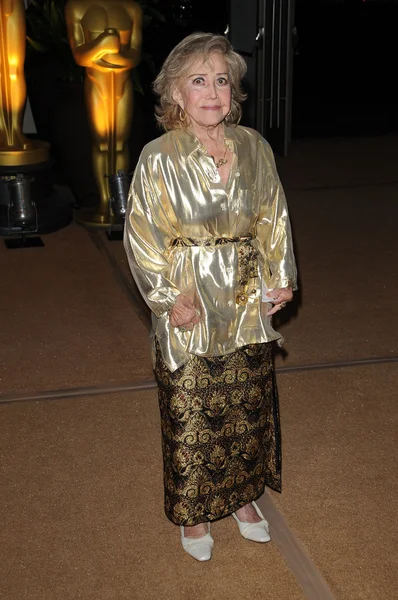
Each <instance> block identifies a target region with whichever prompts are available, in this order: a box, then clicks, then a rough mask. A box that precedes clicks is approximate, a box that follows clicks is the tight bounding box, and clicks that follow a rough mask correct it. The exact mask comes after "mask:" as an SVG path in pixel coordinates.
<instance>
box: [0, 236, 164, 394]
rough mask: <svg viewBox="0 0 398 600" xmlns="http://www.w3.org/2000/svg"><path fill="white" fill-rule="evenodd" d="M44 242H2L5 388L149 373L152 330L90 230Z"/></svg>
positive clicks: (95, 381) (52, 385)
mask: <svg viewBox="0 0 398 600" xmlns="http://www.w3.org/2000/svg"><path fill="white" fill-rule="evenodd" d="M43 241H44V242H45V247H44V248H32V249H23V250H6V248H5V246H4V245H3V244H2V243H0V262H1V264H2V265H3V274H2V277H1V280H0V297H1V312H2V318H1V321H2V323H1V327H2V330H1V339H2V345H1V348H0V365H1V370H0V378H1V381H0V387H1V392H2V393H6V392H20V391H21V392H25V391H32V390H46V389H53V388H64V387H74V386H77V387H79V386H90V385H100V384H107V383H111V382H121V381H130V380H132V379H142V378H147V377H150V376H151V374H152V369H151V363H150V353H149V345H148V335H147V331H146V329H145V327H144V326H143V325H142V323H141V321H140V320H139V319H138V318H137V315H136V313H135V311H134V310H133V308H132V305H131V303H130V301H129V299H128V297H127V296H126V294H125V293H124V292H123V291H122V289H121V288H120V287H119V286H118V284H117V281H116V279H115V277H114V275H113V273H112V270H111V268H110V266H109V264H108V262H107V261H106V260H105V259H104V257H103V255H102V254H101V253H100V251H99V250H98V249H97V248H96V247H95V245H94V244H93V242H92V241H91V239H90V238H89V236H88V234H87V232H86V230H85V229H83V227H80V226H78V225H71V226H69V227H67V228H65V229H62V230H60V231H58V232H56V233H52V234H50V235H46V236H43Z"/></svg>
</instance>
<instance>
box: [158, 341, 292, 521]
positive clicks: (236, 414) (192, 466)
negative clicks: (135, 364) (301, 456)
mask: <svg viewBox="0 0 398 600" xmlns="http://www.w3.org/2000/svg"><path fill="white" fill-rule="evenodd" d="M155 376H156V380H157V383H158V390H159V405H160V415H161V424H162V447H163V461H164V489H165V512H166V516H167V517H168V518H169V519H170V520H171V521H173V523H176V524H177V525H187V526H192V525H197V524H198V523H202V522H204V521H215V520H216V519H220V518H221V517H225V516H227V515H229V514H231V513H232V512H235V511H236V510H237V509H239V508H240V507H241V506H244V505H245V504H248V503H249V502H252V501H253V500H256V499H257V498H258V497H259V496H261V494H262V493H263V492H264V488H265V486H266V485H267V486H269V487H271V488H272V489H274V490H277V491H280V487H281V445H280V427H279V409H278V397H277V391H276V385H275V378H274V370H273V364H272V349H271V344H270V343H265V344H253V345H250V346H244V347H243V348H239V349H238V350H236V351H235V352H233V353H232V354H227V355H225V356H217V357H211V358H203V357H199V356H195V355H193V356H192V358H191V359H190V360H189V361H188V362H187V363H186V364H185V365H183V366H182V367H180V368H179V369H177V370H176V371H174V372H173V373H171V372H170V370H169V369H168V368H167V366H166V365H165V363H164V361H163V359H162V355H161V352H160V349H159V346H158V344H156V366H155Z"/></svg>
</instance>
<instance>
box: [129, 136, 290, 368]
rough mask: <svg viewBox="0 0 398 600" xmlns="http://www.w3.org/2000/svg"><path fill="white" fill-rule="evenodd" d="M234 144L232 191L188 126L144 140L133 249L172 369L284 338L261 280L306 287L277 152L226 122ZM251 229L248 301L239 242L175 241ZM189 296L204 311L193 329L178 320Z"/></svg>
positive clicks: (134, 192) (135, 183) (132, 218)
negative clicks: (174, 312) (174, 320)
mask: <svg viewBox="0 0 398 600" xmlns="http://www.w3.org/2000/svg"><path fill="white" fill-rule="evenodd" d="M225 143H226V144H227V145H228V147H229V148H230V149H231V151H232V152H233V158H232V161H231V170H230V174H229V179H228V182H227V185H226V187H225V188H224V186H223V184H222V182H221V178H220V175H219V173H218V171H217V169H216V167H215V165H214V162H213V159H212V157H211V156H209V155H208V154H207V152H206V150H205V148H204V147H203V146H202V144H201V143H200V141H199V140H198V139H197V138H196V136H195V135H193V134H192V133H190V132H188V131H186V130H182V129H178V130H173V131H170V132H168V133H166V134H164V135H162V136H161V137H160V138H158V139H156V140H154V141H152V142H150V143H149V144H147V145H146V146H145V148H144V149H143V151H142V153H141V156H140V159H139V161H138V164H137V167H136V169H135V172H134V176H133V180H132V183H131V187H130V192H129V198H128V206H127V213H126V225H125V234H124V245H125V249H126V253H127V257H128V261H129V265H130V269H131V272H132V274H133V277H134V280H135V282H136V284H137V286H138V288H139V290H140V292H141V294H142V295H143V297H144V299H145V301H146V302H147V304H148V306H149V307H150V309H151V310H152V313H153V317H152V322H153V330H154V334H155V336H156V338H157V339H158V341H159V344H160V348H161V351H162V355H163V358H164V361H165V363H166V365H167V366H168V368H169V369H170V371H175V370H176V369H177V368H178V367H180V366H181V365H183V364H185V363H186V362H187V361H188V359H189V357H190V355H192V354H196V355H199V356H220V355H223V354H227V353H230V352H233V351H234V350H236V349H237V348H240V347H242V346H246V345H248V344H256V343H262V342H270V341H272V340H278V341H279V342H281V335H280V334H279V333H277V332H276V331H275V330H274V329H273V327H272V325H271V320H270V318H269V317H268V316H267V304H266V303H265V302H262V300H261V288H262V281H264V283H265V284H266V286H267V288H269V289H272V288H275V287H287V286H292V287H293V289H297V283H296V281H297V273H296V265H295V259H294V253H293V245H292V236H291V229H290V222H289V216H288V209H287V204H286V198H285V194H284V192H283V189H282V185H281V183H280V180H279V177H278V174H277V171H276V167H275V161H274V157H273V153H272V150H271V148H270V146H269V144H268V142H266V140H264V139H263V138H262V137H261V136H260V134H258V133H257V132H256V131H254V130H253V129H249V128H246V127H241V126H238V127H229V128H225ZM248 233H252V234H253V235H254V239H253V240H252V241H251V242H250V243H251V244H252V246H253V247H254V249H255V250H256V251H257V271H258V276H257V277H256V278H255V279H253V280H251V283H250V294H249V298H248V302H247V304H245V305H243V306H242V305H238V304H237V302H236V296H237V292H238V291H239V289H240V286H239V283H238V280H239V263H238V251H239V243H238V242H231V243H225V244H219V245H211V244H210V245H197V246H193V245H190V246H180V245H178V244H177V245H174V246H173V241H174V240H176V239H177V238H195V239H196V238H199V239H200V238H202V239H206V240H212V239H216V238H221V237H227V238H238V237H240V236H245V235H247V234H248ZM180 293H183V294H185V295H186V296H188V297H189V298H191V299H192V301H193V302H194V304H195V306H196V307H197V308H198V309H199V310H200V313H201V320H200V322H199V323H198V324H196V325H195V326H194V328H193V330H192V331H186V332H184V331H180V330H179V329H178V328H174V327H171V325H170V322H169V316H168V311H169V310H170V309H171V308H172V306H173V304H174V302H175V299H176V297H177V296H178V295H179V294H180Z"/></svg>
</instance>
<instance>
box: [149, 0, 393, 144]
mask: <svg viewBox="0 0 398 600" xmlns="http://www.w3.org/2000/svg"><path fill="white" fill-rule="evenodd" d="M166 5H167V8H166V16H167V20H168V21H169V22H170V23H172V27H171V30H170V34H171V35H170V38H169V40H170V44H169V48H168V50H169V49H171V47H173V45H175V43H177V42H178V41H179V40H180V39H181V38H182V37H184V35H187V34H188V33H191V32H192V31H198V30H203V31H213V32H218V33H223V32H224V30H225V27H226V24H227V23H228V2H227V1H225V2H224V1H223V0H219V1H217V0H213V1H209V0H181V1H175V2H173V1H171V0H169V1H168V2H166ZM242 5H244V1H242ZM295 23H296V26H297V30H298V47H297V50H296V54H295V57H294V79H293V124H292V136H293V138H297V137H319V136H321V137H330V136H345V135H349V136H350V135H374V134H382V133H389V132H393V131H397V128H398V120H397V113H398V110H397V109H398V106H397V104H398V98H397V92H396V90H395V78H396V77H395V73H396V69H397V34H396V29H397V24H398V3H397V2H391V1H390V2H389V1H383V0H374V1H363V0H340V1H339V0H337V1H333V0H331V1H328V0H324V1H322V0H317V1H315V0H296V9H295ZM160 55H162V52H160ZM160 55H159V57H160ZM165 55H166V54H165Z"/></svg>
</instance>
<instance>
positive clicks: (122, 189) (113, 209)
mask: <svg viewBox="0 0 398 600" xmlns="http://www.w3.org/2000/svg"><path fill="white" fill-rule="evenodd" d="M105 177H107V178H108V181H109V189H110V194H111V197H110V199H109V206H110V213H111V215H110V217H111V218H110V221H111V223H110V226H109V230H108V234H107V235H108V239H110V240H120V239H122V236H123V226H124V220H125V218H126V207H127V198H128V193H129V185H130V177H129V175H127V173H125V172H124V171H118V172H117V173H116V174H115V175H106V176H105ZM114 219H116V220H118V221H119V223H114Z"/></svg>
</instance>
